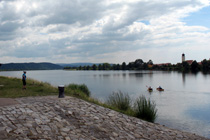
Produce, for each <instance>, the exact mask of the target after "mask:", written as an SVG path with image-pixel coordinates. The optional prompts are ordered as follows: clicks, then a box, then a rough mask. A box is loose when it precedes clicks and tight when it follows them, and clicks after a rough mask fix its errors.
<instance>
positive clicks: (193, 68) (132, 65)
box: [64, 59, 210, 72]
mask: <svg viewBox="0 0 210 140" xmlns="http://www.w3.org/2000/svg"><path fill="white" fill-rule="evenodd" d="M64 69H70V70H164V71H181V72H198V71H203V72H210V61H209V60H206V59H204V60H203V61H201V64H199V63H198V62H197V61H193V62H192V64H189V63H188V62H186V61H184V62H182V63H177V64H161V65H157V64H153V61H152V60H149V61H148V62H144V61H143V60H142V59H136V60H135V61H134V62H129V63H128V64H126V63H125V62H123V63H122V64H109V63H102V64H93V65H92V66H79V67H64Z"/></svg>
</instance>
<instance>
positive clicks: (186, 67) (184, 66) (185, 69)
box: [182, 61, 190, 72]
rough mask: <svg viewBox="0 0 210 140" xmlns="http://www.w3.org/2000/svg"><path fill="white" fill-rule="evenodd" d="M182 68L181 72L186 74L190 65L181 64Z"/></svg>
mask: <svg viewBox="0 0 210 140" xmlns="http://www.w3.org/2000/svg"><path fill="white" fill-rule="evenodd" d="M182 66H183V68H182V71H185V72H187V71H189V70H190V65H189V64H188V63H187V62H186V61H184V62H182Z"/></svg>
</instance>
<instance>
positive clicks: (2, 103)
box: [0, 85, 18, 107]
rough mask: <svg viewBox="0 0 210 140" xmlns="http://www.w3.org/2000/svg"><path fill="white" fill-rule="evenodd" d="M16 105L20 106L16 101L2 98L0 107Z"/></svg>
mask: <svg viewBox="0 0 210 140" xmlns="http://www.w3.org/2000/svg"><path fill="white" fill-rule="evenodd" d="M0 86H1V85H0ZM15 104H18V102H17V101H16V100H15V99H11V98H0V107H1V106H8V105H15Z"/></svg>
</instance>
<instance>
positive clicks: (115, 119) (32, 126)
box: [0, 96, 207, 140]
mask: <svg viewBox="0 0 210 140" xmlns="http://www.w3.org/2000/svg"><path fill="white" fill-rule="evenodd" d="M15 100H16V101H17V102H18V103H19V104H16V105H10V106H4V107H0V139H18V140H22V139H65V140H70V139H81V140H90V139H110V140H112V139H113V140H115V139H129V140H130V139H142V140H144V139H145V140H146V139H147V140H149V139H150V140H151V139H154V140H156V139H162V140H170V139H180V140H181V139H189V140H192V139H196V140H197V139H200V140H207V138H204V137H201V136H198V135H195V134H191V133H187V132H181V131H178V130H174V129H169V128H167V127H164V126H162V125H159V124H154V123H149V122H146V121H143V120H140V119H137V118H134V117H129V116H127V115H124V114H121V113H119V112H115V111H113V110H110V109H107V108H104V107H101V106H98V105H95V104H92V103H88V102H86V101H84V100H81V99H78V98H74V97H69V96H67V97H65V98H58V97H57V96H42V97H23V98H16V99H15Z"/></svg>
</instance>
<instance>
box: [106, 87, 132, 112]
mask: <svg viewBox="0 0 210 140" xmlns="http://www.w3.org/2000/svg"><path fill="white" fill-rule="evenodd" d="M106 102H107V104H108V105H110V106H113V107H116V108H118V109H119V110H123V111H126V110H128V109H129V108H130V104H131V99H130V97H129V95H128V94H123V93H122V92H121V91H119V92H113V94H112V95H110V96H109V97H108V99H107V101H106Z"/></svg>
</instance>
